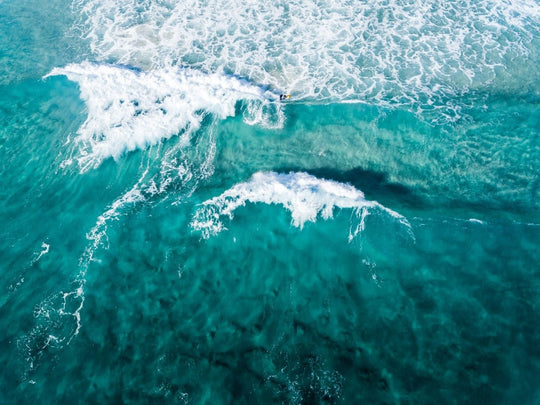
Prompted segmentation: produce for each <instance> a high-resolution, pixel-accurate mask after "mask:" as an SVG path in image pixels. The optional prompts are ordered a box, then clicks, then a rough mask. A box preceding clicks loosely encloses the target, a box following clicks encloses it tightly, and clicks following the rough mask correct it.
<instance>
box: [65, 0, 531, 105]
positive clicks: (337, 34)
mask: <svg viewBox="0 0 540 405" xmlns="http://www.w3.org/2000/svg"><path fill="white" fill-rule="evenodd" d="M539 9H540V8H539V7H538V4H537V2H536V1H535V0H517V1H515V0H441V1H439V2H425V1H423V0H372V1H364V0H359V1H348V0H331V1H327V2H320V1H317V0H276V1H272V2H253V1H250V0H186V1H182V2H172V1H167V0H148V1H144V2H135V1H133V0H75V1H74V10H75V11H76V12H78V13H79V14H80V15H81V19H80V21H79V24H78V28H79V29H80V30H81V31H82V32H83V35H84V36H85V37H86V38H88V40H89V41H90V46H91V49H92V52H93V55H94V57H96V58H97V59H98V60H100V61H104V62H109V63H110V62H112V63H125V64H129V65H133V66H138V67H141V68H143V69H146V70H151V69H156V68H164V67H169V66H174V65H180V64H181V65H184V66H190V67H193V68H197V69H200V70H202V71H206V72H220V71H226V72H229V73H232V74H235V75H239V76H241V77H248V78H249V79H250V80H251V81H253V82H256V83H264V84H267V85H269V86H271V87H272V88H274V89H279V90H285V91H290V92H293V94H294V96H295V98H296V99H305V100H316V101H320V100H330V101H343V100H357V99H359V100H368V101H369V102H378V103H391V104H409V105H410V104H412V105H415V106H416V107H417V108H419V109H427V108H434V109H440V110H441V111H442V112H445V111H447V112H448V114H449V115H451V114H454V115H455V114H458V113H459V111H458V109H457V108H456V106H455V105H454V106H452V105H447V103H448V96H453V97H454V98H455V96H459V95H461V94H463V93H464V92H467V91H469V90H470V89H471V88H472V89H478V88H485V87H486V86H493V85H495V84H494V79H496V78H497V84H496V85H497V86H502V87H503V88H505V89H506V88H509V87H513V88H515V90H519V89H520V88H521V87H520V86H521V85H522V84H523V80H525V82H527V83H531V85H533V86H534V85H535V82H534V79H533V78H532V77H531V69H533V70H534V71H536V72H537V71H538V70H537V69H538V66H537V63H536V60H535V58H528V57H527V55H528V54H529V52H530V49H531V47H532V46H534V44H533V45H532V46H531V43H532V41H533V40H534V38H535V37H538V35H540V11H539ZM505 70H508V72H507V73H504V72H505ZM516 76H517V79H516ZM455 103H458V101H455Z"/></svg>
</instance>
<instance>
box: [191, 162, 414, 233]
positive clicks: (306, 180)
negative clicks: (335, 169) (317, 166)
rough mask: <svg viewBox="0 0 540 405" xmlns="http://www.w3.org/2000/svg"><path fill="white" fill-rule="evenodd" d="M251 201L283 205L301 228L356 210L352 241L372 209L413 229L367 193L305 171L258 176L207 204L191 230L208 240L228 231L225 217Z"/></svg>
mask: <svg viewBox="0 0 540 405" xmlns="http://www.w3.org/2000/svg"><path fill="white" fill-rule="evenodd" d="M247 202H251V203H264V204H276V205H282V206H283V207H284V208H285V209H287V210H288V211H289V212H290V213H291V224H292V225H293V226H295V227H299V228H300V229H302V228H303V226H304V224H305V223H306V222H308V221H309V222H315V221H316V220H317V218H318V217H319V216H320V217H322V218H323V219H329V218H332V216H333V212H334V209H335V208H341V209H346V208H348V209H353V210H354V212H355V213H356V215H357V217H358V218H360V222H359V224H358V225H357V227H356V229H355V230H354V231H352V230H351V232H350V233H349V240H352V239H353V238H354V237H356V236H357V235H358V234H359V233H360V232H361V231H362V230H363V229H364V223H365V218H366V217H367V215H368V213H369V210H371V209H377V210H379V211H382V212H384V213H386V214H388V215H390V216H391V217H393V218H395V219H396V220H397V221H398V222H400V223H401V224H403V225H405V226H406V227H407V228H408V229H409V230H410V224H409V222H408V221H407V219H406V218H405V217H403V216H402V215H401V214H399V213H397V212H395V211H393V210H391V209H389V208H386V207H384V206H383V205H381V204H379V203H378V202H376V201H369V200H366V199H365V197H364V194H363V193H362V192H361V191H360V190H357V189H356V188H354V187H353V186H351V185H349V184H344V183H339V182H336V181H333V180H325V179H320V178H317V177H315V176H312V175H309V174H307V173H303V172H291V173H288V174H282V173H281V174H280V173H276V172H258V173H255V174H254V175H253V176H252V177H251V179H249V180H248V181H246V182H243V183H239V184H236V185H235V186H233V187H232V188H230V189H229V190H227V191H225V192H224V193H222V194H221V195H219V196H217V197H214V198H212V199H210V200H207V201H205V202H203V203H202V204H201V206H200V208H199V209H198V210H197V211H196V213H195V215H194V217H193V219H192V222H191V227H192V228H193V229H194V230H196V231H200V232H201V233H202V235H203V237H204V238H208V237H210V236H213V235H216V234H218V233H219V232H221V231H223V230H224V229H226V228H225V225H224V223H223V221H222V218H223V217H225V216H227V217H229V218H230V219H232V218H233V213H234V211H235V210H236V209H237V208H239V207H242V206H245V205H246V203H247Z"/></svg>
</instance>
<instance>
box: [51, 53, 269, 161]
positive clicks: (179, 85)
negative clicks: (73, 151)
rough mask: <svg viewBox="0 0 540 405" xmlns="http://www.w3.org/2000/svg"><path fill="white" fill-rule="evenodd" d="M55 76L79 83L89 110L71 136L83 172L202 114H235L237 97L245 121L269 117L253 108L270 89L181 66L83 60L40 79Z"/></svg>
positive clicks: (195, 125)
mask: <svg viewBox="0 0 540 405" xmlns="http://www.w3.org/2000/svg"><path fill="white" fill-rule="evenodd" d="M58 75H64V76H67V78H68V79H69V80H71V81H74V82H76V83H78V85H79V88H80V92H81V98H82V100H83V101H84V102H85V104H86V107H87V110H88V117H87V119H86V121H85V122H84V123H83V124H82V126H81V127H80V128H79V130H78V131H77V137H76V139H75V141H76V143H77V145H79V146H80V155H81V156H80V157H78V162H79V165H80V166H81V169H82V170H83V171H84V170H87V169H88V168H91V167H97V166H99V165H100V164H101V163H102V162H103V160H105V159H107V158H110V157H112V158H114V159H116V160H118V159H119V158H120V156H122V155H123V154H124V153H126V152H130V151H133V150H135V149H144V148H145V147H147V146H149V145H153V144H156V143H158V142H159V141H160V140H161V139H167V138H170V137H171V136H174V135H177V134H180V133H185V134H190V133H191V132H193V131H196V130H197V129H199V128H200V126H201V123H202V121H203V119H204V117H205V116H206V115H207V114H211V115H213V116H215V117H217V118H219V119H224V118H226V117H230V116H234V115H235V106H236V103H237V102H238V101H240V100H246V101H247V102H248V108H247V110H249V111H248V112H249V113H251V116H250V117H246V118H247V119H246V121H247V122H248V123H249V124H257V123H262V124H264V122H262V121H264V120H267V119H271V117H269V116H268V114H267V115H266V116H264V114H261V113H259V114H257V111H256V110H257V106H258V108H259V110H262V109H263V106H264V105H266V104H270V103H271V100H272V98H273V97H274V95H273V93H270V92H268V91H265V90H264V89H263V88H261V87H259V86H256V85H253V84H250V83H248V82H247V81H245V80H241V79H238V78H235V77H232V76H227V75H223V74H204V73H202V72H198V71H195V70H191V69H181V68H167V69H158V70H153V71H148V72H144V71H137V70H134V69H130V68H127V67H123V66H116V65H101V64H93V63H89V62H83V63H81V64H71V65H68V66H66V67H63V68H55V69H53V70H52V71H51V72H50V73H49V74H48V75H46V76H45V78H47V77H50V76H58ZM257 103H258V104H257ZM276 108H278V109H279V106H278V107H276ZM278 112H279V111H278ZM278 121H279V119H278ZM268 126H271V125H270V124H269V125H268Z"/></svg>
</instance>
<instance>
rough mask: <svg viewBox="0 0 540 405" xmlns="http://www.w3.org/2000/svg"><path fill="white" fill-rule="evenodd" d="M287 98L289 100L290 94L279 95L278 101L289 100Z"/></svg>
mask: <svg viewBox="0 0 540 405" xmlns="http://www.w3.org/2000/svg"><path fill="white" fill-rule="evenodd" d="M289 98H291V95H290V94H280V95H279V99H280V100H287V99H289Z"/></svg>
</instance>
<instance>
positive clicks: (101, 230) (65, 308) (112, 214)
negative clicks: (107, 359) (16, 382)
mask: <svg viewBox="0 0 540 405" xmlns="http://www.w3.org/2000/svg"><path fill="white" fill-rule="evenodd" d="M146 175H147V171H145V172H144V174H143V175H142V177H141V178H140V180H139V181H138V182H137V184H136V185H135V186H133V187H132V188H131V189H130V190H129V191H127V192H126V193H125V194H124V195H122V196H121V197H120V198H118V199H117V200H116V201H114V202H113V203H112V204H111V206H110V207H109V209H108V210H107V211H105V212H104V213H103V214H102V215H100V216H99V217H98V219H97V221H96V224H95V226H94V227H93V228H92V229H91V231H90V232H89V233H88V234H87V238H88V240H89V241H90V244H89V245H88V246H87V247H86V249H85V251H84V253H83V255H82V256H81V258H80V259H79V272H78V274H77V275H76V276H75V278H74V279H73V280H72V281H71V287H70V289H69V290H67V291H60V292H59V293H56V294H53V295H52V296H50V297H48V298H47V299H45V300H44V301H42V302H41V303H40V304H38V305H36V306H35V308H34V318H35V319H36V325H35V326H34V328H33V329H32V330H31V331H30V332H29V333H28V334H27V335H25V336H23V337H21V338H20V339H19V340H18V341H17V346H18V348H19V350H20V351H22V353H23V355H24V357H25V360H26V362H27V364H28V369H27V370H26V372H25V379H28V376H29V373H31V372H33V371H34V370H35V368H36V367H37V366H38V362H39V360H40V358H41V357H42V355H43V353H44V351H45V350H47V349H48V348H55V349H62V348H63V347H65V346H67V345H69V344H70V343H71V341H72V340H73V339H74V338H75V337H76V336H77V335H78V334H79V331H80V329H81V327H82V321H81V312H82V310H83V308H84V301H85V285H86V273H87V271H88V268H89V266H90V264H91V263H92V262H93V261H95V257H94V255H95V252H96V251H97V250H98V249H99V248H100V247H106V246H107V225H108V223H109V222H110V221H114V220H117V219H118V218H119V216H120V214H121V212H122V210H123V209H125V208H126V207H128V206H130V205H133V204H136V203H139V202H141V201H144V196H143V193H142V192H141V185H142V182H143V180H144V178H145V177H146Z"/></svg>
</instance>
